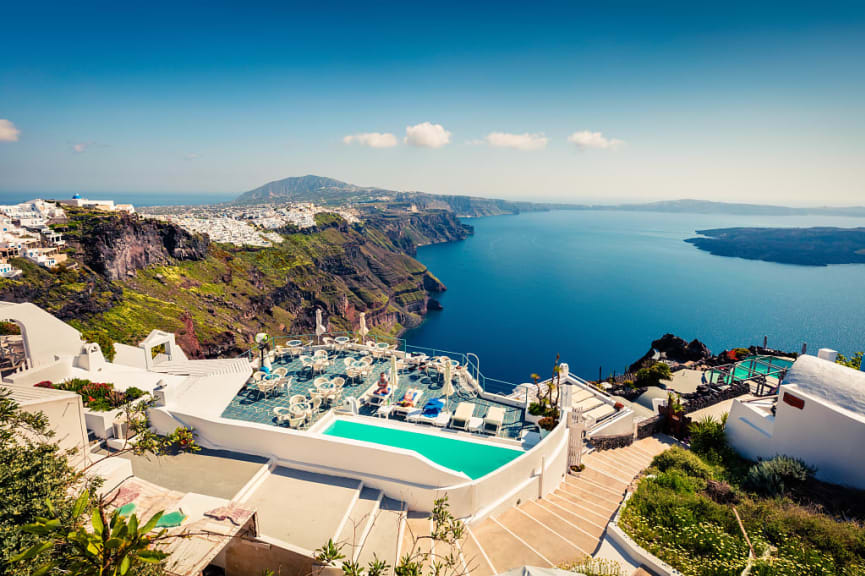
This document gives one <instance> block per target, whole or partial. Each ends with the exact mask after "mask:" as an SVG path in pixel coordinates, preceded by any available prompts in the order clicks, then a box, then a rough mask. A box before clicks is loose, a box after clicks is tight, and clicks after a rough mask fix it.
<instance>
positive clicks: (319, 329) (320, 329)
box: [315, 308, 327, 342]
mask: <svg viewBox="0 0 865 576" xmlns="http://www.w3.org/2000/svg"><path fill="white" fill-rule="evenodd" d="M325 332H327V329H326V328H325V327H324V323H323V322H322V321H321V308H316V309H315V337H316V338H318V339H319V342H320V341H321V335H322V334H324V333H325Z"/></svg>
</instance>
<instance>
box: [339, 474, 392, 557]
mask: <svg viewBox="0 0 865 576" xmlns="http://www.w3.org/2000/svg"><path fill="white" fill-rule="evenodd" d="M381 499H382V493H381V491H380V490H374V489H372V488H366V487H364V488H363V489H362V490H361V491H360V494H359V495H358V498H357V500H356V501H355V503H354V506H352V507H351V509H350V510H349V511H348V513H347V516H346V518H345V520H344V521H343V525H342V528H341V529H340V531H339V534H337V535H336V536H335V537H334V542H336V543H337V545H341V546H342V547H343V548H342V553H343V554H345V556H346V558H354V557H355V554H356V553H357V551H358V550H359V549H360V544H361V542H363V537H364V536H365V535H366V533H367V531H369V528H370V526H372V521H373V519H374V518H375V514H376V512H378V506H379V503H380V502H381Z"/></svg>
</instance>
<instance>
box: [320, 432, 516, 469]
mask: <svg viewBox="0 0 865 576" xmlns="http://www.w3.org/2000/svg"><path fill="white" fill-rule="evenodd" d="M323 434H325V435H327V436H337V437H339V438H350V439H352V440H361V441H363V442H372V443H374V444H384V445H385V446H393V447H394V448H404V449H406V450H414V451H415V452H417V453H418V454H421V455H422V456H425V457H427V458H429V459H430V460H432V461H433V462H435V463H436V464H440V465H441V466H444V467H445V468H450V469H451V470H456V471H458V472H463V473H464V474H465V475H466V476H468V477H469V478H471V479H472V480H474V479H476V478H480V477H481V476H486V475H487V474H489V473H490V472H492V471H493V470H496V469H497V468H500V467H501V466H504V465H505V464H507V463H508V462H510V461H511V460H513V459H514V458H516V457H518V456H520V455H521V454H524V451H523V450H517V449H513V448H505V447H502V446H494V445H492V444H487V443H480V442H469V441H466V440H457V439H455V438H445V437H443V436H439V435H437V434H423V433H420V432H409V431H408V430H400V429H398V428H390V427H387V426H375V425H373V424H362V423H360V422H352V421H350V420H337V421H336V422H334V423H333V424H331V425H330V426H328V428H327V429H326V430H325V431H324V432H323Z"/></svg>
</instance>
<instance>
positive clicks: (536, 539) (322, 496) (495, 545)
mask: <svg viewBox="0 0 865 576" xmlns="http://www.w3.org/2000/svg"><path fill="white" fill-rule="evenodd" d="M669 446H670V443H669V442H668V441H666V440H662V439H659V438H656V437H650V438H645V439H642V440H639V441H637V442H635V443H634V444H632V445H630V446H628V447H625V448H617V449H614V450H606V451H603V452H592V453H589V454H587V455H585V456H584V457H583V463H584V464H585V466H586V467H585V469H584V470H583V471H582V472H579V473H576V474H568V475H567V477H566V478H565V481H564V482H563V483H562V484H561V485H560V486H559V487H558V488H557V489H556V490H555V491H554V492H552V493H550V494H549V495H547V497H545V498H543V499H540V500H531V501H526V502H522V503H520V504H519V505H517V506H515V507H513V508H510V509H508V510H506V511H504V512H502V513H500V514H498V515H496V516H494V517H488V518H485V519H484V520H482V521H480V522H475V523H472V524H470V526H469V527H468V529H467V530H466V535H465V537H464V538H463V540H462V541H461V542H460V543H459V545H458V546H457V547H456V548H455V549H453V550H447V549H439V548H435V547H441V546H443V544H442V543H440V542H439V543H434V542H433V541H432V540H431V539H424V538H422V537H423V536H428V535H429V534H430V532H431V530H432V520H431V518H430V516H429V515H428V514H420V513H416V512H413V511H410V510H407V508H406V506H405V505H404V503H402V502H398V501H396V500H392V499H390V498H388V497H386V496H384V495H383V494H382V493H381V491H379V490H374V489H372V488H369V487H365V486H363V484H362V483H361V482H358V481H353V480H347V479H342V478H337V477H329V476H323V475H319V474H311V473H304V472H298V471H293V470H287V469H284V468H276V469H273V470H272V471H271V473H270V474H269V475H268V476H266V477H265V478H264V479H262V480H259V481H258V487H259V489H258V490H255V491H254V492H253V493H251V494H250V495H249V496H247V497H246V498H244V500H248V501H250V502H251V503H253V504H256V508H257V509H258V514H259V518H260V522H261V525H262V529H263V533H264V535H265V536H270V537H272V538H274V539H277V540H282V541H284V542H289V543H291V544H293V545H300V546H301V547H303V548H306V549H307V550H309V551H312V550H314V549H315V548H318V547H320V546H321V545H322V544H324V543H325V542H326V541H327V539H328V538H333V540H334V542H336V543H337V544H339V545H341V546H342V552H343V554H345V556H346V558H347V559H352V560H356V561H359V562H360V563H361V565H364V566H365V565H366V564H367V563H368V562H369V561H370V560H372V559H373V557H374V555H375V557H378V558H379V559H382V560H385V561H386V562H388V564H390V565H391V566H394V565H395V564H396V563H397V562H398V561H399V559H400V558H401V557H402V556H404V555H406V554H408V553H411V552H412V550H413V547H416V548H415V549H416V550H418V551H421V552H433V553H435V554H436V555H437V556H439V557H441V556H445V555H448V554H454V555H457V556H458V558H459V559H460V561H461V563H462V565H463V567H464V568H465V570H466V572H467V573H468V574H470V576H493V575H494V574H499V573H502V572H505V571H507V570H510V569H512V568H516V567H519V566H524V565H533V566H556V565H558V564H561V563H564V562H572V561H577V560H580V559H582V558H584V557H586V556H591V555H592V554H594V553H595V552H596V550H597V549H598V546H599V545H600V542H601V540H602V539H603V537H604V533H605V530H606V526H607V523H608V522H609V521H610V519H611V518H612V517H613V516H614V515H615V513H616V510H617V509H618V507H619V504H620V503H621V501H622V498H623V496H624V494H625V491H626V489H627V488H628V486H629V485H630V484H631V482H632V481H633V479H634V478H635V477H636V476H637V475H638V474H639V473H640V471H642V470H643V469H644V468H646V467H647V466H648V465H649V464H650V463H651V461H652V458H654V456H655V455H657V454H659V453H660V452H662V451H664V450H666V449H667V448H668V447H669ZM275 493H276V494H287V493H290V494H293V495H294V498H292V499H285V498H282V497H280V498H277V499H274V498H273V497H272V495H273V494H275ZM298 495H300V497H299V496H298ZM286 518H291V519H292V521H291V522H290V523H286V522H285V519H286ZM289 526H291V527H293V528H289Z"/></svg>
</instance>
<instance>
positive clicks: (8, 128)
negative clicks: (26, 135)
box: [0, 118, 21, 142]
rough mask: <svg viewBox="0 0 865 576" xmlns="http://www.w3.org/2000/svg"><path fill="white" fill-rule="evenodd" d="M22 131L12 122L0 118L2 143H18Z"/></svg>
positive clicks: (0, 140) (0, 139)
mask: <svg viewBox="0 0 865 576" xmlns="http://www.w3.org/2000/svg"><path fill="white" fill-rule="evenodd" d="M19 134H21V130H19V129H18V128H16V127H15V124H13V123H12V122H11V121H9V120H6V119H5V118H0V142H18V135H19Z"/></svg>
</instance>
